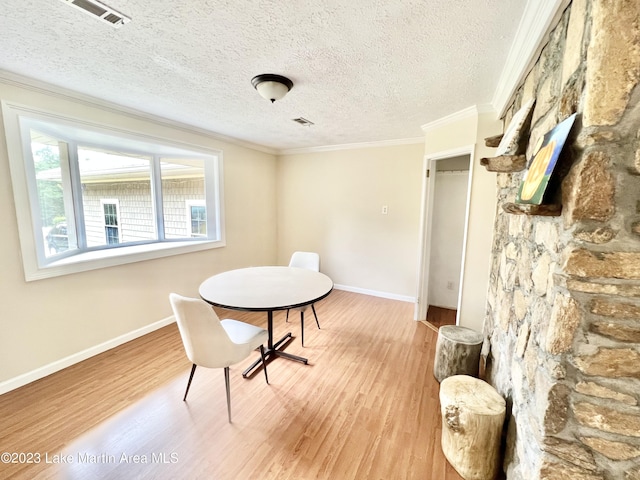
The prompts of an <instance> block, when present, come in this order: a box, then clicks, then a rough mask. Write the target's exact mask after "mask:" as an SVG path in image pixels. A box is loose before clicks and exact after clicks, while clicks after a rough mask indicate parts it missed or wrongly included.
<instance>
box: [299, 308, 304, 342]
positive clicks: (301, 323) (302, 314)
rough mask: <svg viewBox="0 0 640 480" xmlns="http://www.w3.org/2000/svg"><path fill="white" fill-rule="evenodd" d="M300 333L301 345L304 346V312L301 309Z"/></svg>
mask: <svg viewBox="0 0 640 480" xmlns="http://www.w3.org/2000/svg"><path fill="white" fill-rule="evenodd" d="M300 334H301V335H300V337H301V340H302V346H303V347H304V312H303V311H302V310H300Z"/></svg>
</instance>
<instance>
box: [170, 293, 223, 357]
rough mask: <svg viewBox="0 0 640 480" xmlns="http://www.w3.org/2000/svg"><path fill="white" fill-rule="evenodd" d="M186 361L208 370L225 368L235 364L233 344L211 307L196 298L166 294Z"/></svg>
mask: <svg viewBox="0 0 640 480" xmlns="http://www.w3.org/2000/svg"><path fill="white" fill-rule="evenodd" d="M169 301H170V302H171V308H172V309H173V313H174V315H175V317H176V323H177V324H178V329H179V330H180V336H181V337H182V343H183V344H184V349H185V351H186V353H187V358H189V360H191V362H192V363H195V364H196V365H200V366H203V367H208V368H221V367H226V366H229V365H230V364H231V362H233V361H234V359H235V357H236V355H235V354H234V351H235V348H234V347H235V344H234V343H233V342H232V341H231V339H230V338H229V335H227V332H226V331H225V329H224V327H223V326H222V324H221V323H220V319H219V318H218V315H216V312H214V311H213V308H212V307H211V305H209V304H208V303H207V302H205V301H204V300H200V299H199V298H189V297H183V296H182V295H178V294H176V293H171V294H170V295H169Z"/></svg>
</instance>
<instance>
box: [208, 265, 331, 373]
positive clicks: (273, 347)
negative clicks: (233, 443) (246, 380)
mask: <svg viewBox="0 0 640 480" xmlns="http://www.w3.org/2000/svg"><path fill="white" fill-rule="evenodd" d="M332 290H333V281H332V280H331V279H330V278H329V277H327V276H326V275H325V274H323V273H320V272H315V271H313V270H307V269H303V268H295V267H249V268H240V269H238V270H230V271H227V272H223V273H219V274H217V275H214V276H213V277H209V278H208V279H206V280H205V281H204V282H202V284H201V285H200V289H199V293H200V297H201V298H202V299H203V300H204V301H205V302H208V303H210V304H211V305H213V306H216V307H221V308H227V309H231V310H244V311H252V312H267V331H268V332H269V340H268V343H267V349H266V350H265V358H266V359H267V360H268V361H270V360H271V359H273V358H275V357H276V356H277V357H284V358H288V359H290V360H296V361H298V362H302V363H305V364H306V363H308V360H307V359H306V358H303V357H299V356H297V355H292V354H290V353H286V352H283V351H282V350H281V348H283V347H284V346H286V344H287V343H288V342H289V341H290V339H291V338H292V336H291V332H288V333H287V334H286V335H285V336H284V337H282V338H281V339H280V340H278V341H277V342H274V341H273V312H274V311H276V310H288V309H291V308H297V307H304V306H305V305H310V304H313V303H315V302H317V301H319V300H322V299H323V298H325V297H326V296H327V295H329V294H330V293H331V291H332ZM260 363H261V360H258V361H256V362H255V363H254V364H253V365H251V366H250V367H249V368H247V369H246V370H245V371H244V372H243V374H242V375H243V376H244V377H247V376H248V375H249V373H250V372H251V371H252V370H253V369H254V368H255V367H256V366H257V365H259V364H260Z"/></svg>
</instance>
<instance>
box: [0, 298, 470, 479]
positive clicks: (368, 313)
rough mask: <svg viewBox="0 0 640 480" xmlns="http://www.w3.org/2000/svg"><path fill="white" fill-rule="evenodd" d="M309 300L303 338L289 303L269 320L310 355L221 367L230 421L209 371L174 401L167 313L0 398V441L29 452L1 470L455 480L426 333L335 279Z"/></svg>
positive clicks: (172, 334)
mask: <svg viewBox="0 0 640 480" xmlns="http://www.w3.org/2000/svg"><path fill="white" fill-rule="evenodd" d="M167 301H168V300H167ZM316 310H317V312H318V317H319V320H320V326H321V327H322V329H321V330H318V329H317V328H316V326H315V322H313V321H312V319H311V318H308V319H307V320H308V321H307V322H305V323H306V328H305V347H304V348H303V347H301V345H300V341H299V332H300V322H299V319H298V318H296V317H297V315H293V316H292V317H291V318H290V322H289V324H286V323H285V321H284V312H278V313H276V314H275V318H274V325H275V331H276V335H275V336H276V337H278V338H279V336H280V335H282V334H284V333H285V332H286V331H289V330H290V331H292V332H293V334H294V336H295V337H296V338H294V340H293V341H292V342H291V343H290V344H289V345H288V347H287V349H286V351H288V352H291V353H295V354H298V355H303V356H306V357H308V358H309V365H303V364H300V363H297V362H291V361H288V360H284V359H276V360H274V361H273V362H271V363H270V364H269V380H270V385H267V384H266V383H265V381H264V376H263V375H262V372H257V374H256V375H254V377H253V378H251V379H244V378H242V375H241V372H242V370H243V369H244V368H246V367H247V366H248V365H249V363H250V362H251V360H253V358H252V359H249V360H247V361H245V362H243V363H240V364H237V365H235V366H232V367H231V408H232V415H233V423H231V424H229V423H228V422H227V412H226V400H225V393H224V391H225V390H224V377H223V373H222V370H210V369H205V368H199V369H198V370H197V371H196V374H195V377H194V380H193V383H192V385H191V390H190V392H189V398H188V400H187V402H183V401H182V396H183V394H184V388H185V386H186V382H187V377H188V373H189V369H190V364H189V361H188V360H187V359H186V357H185V355H184V351H183V348H182V343H181V341H180V337H179V334H178V331H177V327H176V326H175V325H169V326H167V327H165V328H163V329H160V330H158V331H156V332H153V333H151V334H149V335H145V336H144V337H142V338H139V339H136V340H134V341H132V342H129V343H127V344H125V345H122V346H120V347H118V348H116V349H113V350H111V351H109V352H105V353H104V354H101V355H98V356H96V357H93V358H91V359H88V360H86V361H84V362H82V363H80V364H77V365H74V366H72V367H69V368H67V369H65V370H63V371H60V372H58V373H55V374H53V375H50V376H49V377H47V378H44V379H41V380H39V381H37V382H34V383H32V384H30V385H27V386H25V387H22V388H20V389H17V390H15V391H13V392H9V393H7V394H5V395H2V396H0V451H2V452H24V453H32V454H38V455H39V463H23V464H0V478H3V479H23V478H24V479H33V478H42V479H49V478H51V479H85V478H86V479H134V478H145V479H146V478H153V479H199V478H202V479H220V480H227V479H228V480H245V479H246V480H249V479H256V478H262V479H274V478H278V479H282V480H287V479H300V480H309V479H338V480H348V479H366V480H369V479H373V480H377V479H380V480H395V479H421V480H424V479H427V480H429V479H432V480H459V479H460V478H461V477H460V476H459V475H458V474H457V473H456V472H455V471H454V469H453V468H452V467H451V466H450V465H449V464H448V463H447V461H446V459H445V458H444V455H443V453H442V450H441V448H440V432H441V431H440V413H439V401H438V383H437V382H436V381H435V379H434V378H433V356H434V348H435V342H436V336H437V334H436V333H435V332H434V331H433V330H432V329H431V328H429V327H427V326H426V325H425V324H423V323H421V322H415V321H413V319H412V315H413V305H412V304H410V303H405V302H399V301H394V300H387V299H381V298H376V297H370V296H365V295H360V294H356V293H350V292H344V291H334V292H332V293H331V295H329V297H327V298H326V299H325V300H323V301H322V302H320V303H318V304H316ZM218 313H219V314H220V316H221V318H224V317H233V318H237V319H239V320H243V321H248V322H251V323H254V324H256V325H265V324H266V314H264V313H244V312H228V311H222V310H218ZM257 355H258V354H257V353H256V356H257ZM31 460H36V457H32V458H31ZM61 460H67V461H68V463H63V464H58V463H46V462H47V461H48V462H53V461H61Z"/></svg>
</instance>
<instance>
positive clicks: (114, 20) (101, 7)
mask: <svg viewBox="0 0 640 480" xmlns="http://www.w3.org/2000/svg"><path fill="white" fill-rule="evenodd" d="M61 1H63V2H64V3H66V4H68V5H71V6H72V7H76V8H77V9H79V10H82V11H83V12H85V13H88V14H89V15H91V16H92V17H97V18H99V19H100V20H102V21H103V22H105V23H108V24H109V25H111V26H113V27H116V28H119V27H120V26H122V25H124V24H125V23H129V22H130V21H131V19H130V18H129V17H127V16H125V15H123V14H121V13H119V12H117V11H115V10H114V9H113V8H111V7H108V6H107V5H105V4H104V3H100V2H98V1H96V0H61Z"/></svg>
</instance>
